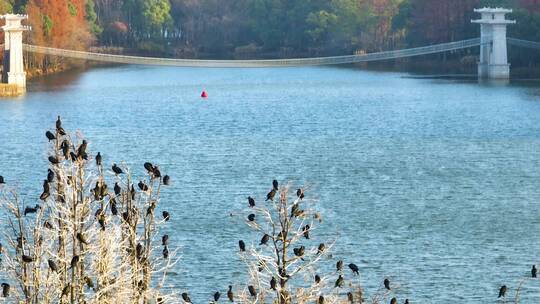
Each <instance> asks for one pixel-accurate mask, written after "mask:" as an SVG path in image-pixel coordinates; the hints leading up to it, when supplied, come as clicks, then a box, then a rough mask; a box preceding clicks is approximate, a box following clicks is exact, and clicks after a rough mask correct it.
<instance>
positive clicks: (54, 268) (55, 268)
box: [47, 260, 58, 272]
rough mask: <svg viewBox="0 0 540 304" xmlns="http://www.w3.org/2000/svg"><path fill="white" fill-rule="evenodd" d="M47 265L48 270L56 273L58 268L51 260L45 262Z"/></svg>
mask: <svg viewBox="0 0 540 304" xmlns="http://www.w3.org/2000/svg"><path fill="white" fill-rule="evenodd" d="M47 263H48V264H49V268H50V269H51V271H53V272H58V266H57V265H56V263H55V262H54V261H53V260H47Z"/></svg>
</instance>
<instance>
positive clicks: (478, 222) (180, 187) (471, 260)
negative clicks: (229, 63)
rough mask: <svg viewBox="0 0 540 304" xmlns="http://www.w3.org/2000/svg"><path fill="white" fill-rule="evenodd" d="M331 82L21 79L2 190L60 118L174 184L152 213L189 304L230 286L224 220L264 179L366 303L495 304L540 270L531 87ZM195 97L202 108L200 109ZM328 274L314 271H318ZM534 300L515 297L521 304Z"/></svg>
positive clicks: (527, 288)
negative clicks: (311, 203) (385, 288)
mask: <svg viewBox="0 0 540 304" xmlns="http://www.w3.org/2000/svg"><path fill="white" fill-rule="evenodd" d="M405 76H407V75H406V74H399V73H384V72H366V71H359V70H354V69H344V68H279V69H231V70H225V69H187V68H186V69H180V68H148V67H132V66H126V67H112V68H101V69H94V70H90V71H87V72H84V73H80V74H78V73H72V74H62V75H58V76H54V77H50V78H48V79H47V80H40V81H34V82H33V83H31V84H30V86H29V92H28V94H27V95H26V96H25V97H23V98H19V99H13V100H9V99H7V100H1V101H0V174H1V175H4V177H5V178H6V179H7V180H8V181H9V183H10V184H12V185H16V186H17V188H19V189H20V190H21V192H23V193H25V194H26V195H28V196H29V197H36V196H37V195H39V191H40V190H41V182H40V181H41V180H42V179H43V177H44V175H45V173H46V168H47V163H46V147H47V143H46V138H45V136H44V133H45V130H46V129H50V128H52V127H53V126H54V121H55V119H56V116H57V115H61V116H62V117H63V120H64V125H65V127H66V128H68V129H78V130H80V131H81V133H82V134H84V136H85V137H86V138H87V139H89V141H90V149H91V150H93V151H101V154H103V155H104V161H105V162H107V163H112V162H121V161H126V162H127V163H128V164H130V165H133V166H134V167H135V168H137V170H138V171H139V173H142V170H143V168H142V163H143V162H145V161H152V162H155V163H159V164H160V165H161V168H162V171H163V172H165V173H167V174H170V175H171V176H172V178H173V181H174V183H173V185H172V186H171V187H170V188H168V190H167V191H165V192H164V194H163V200H162V204H164V205H166V206H167V207H168V209H169V210H170V211H171V214H172V219H171V221H170V222H169V224H168V227H167V229H168V230H169V233H171V234H172V233H173V232H174V234H172V242H173V243H175V244H178V245H180V246H181V254H182V260H181V263H180V264H179V265H178V266H177V267H176V268H175V272H174V273H173V276H172V277H171V280H172V281H171V282H172V283H173V284H174V285H175V286H176V287H178V288H179V289H180V290H181V291H184V290H189V292H190V293H191V294H192V298H194V299H195V300H197V302H199V303H203V301H207V300H209V299H210V298H211V295H212V294H213V293H214V292H215V291H216V290H217V289H218V288H219V289H220V290H221V292H222V294H224V293H225V291H226V288H227V286H228V285H229V284H230V283H235V284H236V285H237V284H239V283H241V281H242V276H241V275H240V274H241V272H242V271H241V270H242V268H241V267H242V263H241V262H240V261H239V259H238V257H237V254H236V252H237V241H238V240H239V239H241V238H242V239H245V240H250V241H253V242H255V241H258V240H259V239H260V235H254V234H251V233H250V232H249V231H248V230H247V229H246V226H245V225H244V224H243V223H242V220H240V219H239V218H236V217H231V216H229V214H230V213H231V212H233V213H235V212H237V211H238V210H240V209H241V208H243V207H244V206H245V204H246V197H247V196H248V195H255V196H256V197H257V198H258V199H259V200H261V199H262V198H263V196H264V195H265V193H266V192H267V190H268V188H269V186H270V182H271V180H272V179H274V178H276V179H278V180H280V181H282V182H286V181H292V182H293V183H294V184H295V185H298V184H302V183H309V184H311V185H312V188H311V189H310V191H309V192H308V193H307V195H309V196H310V197H314V198H317V199H318V200H319V203H318V207H319V209H320V210H321V211H322V214H323V216H324V217H325V221H324V223H323V225H322V226H320V229H319V230H317V231H316V232H314V233H313V234H314V236H315V237H319V238H321V239H327V238H335V237H337V238H338V242H337V245H336V247H335V249H336V252H335V253H334V258H343V259H345V261H346V262H355V263H356V264H358V265H359V266H360V271H361V280H362V284H363V286H364V288H365V289H366V293H367V294H368V295H369V294H373V293H374V292H376V290H377V289H379V288H381V287H382V281H383V279H384V278H385V277H390V278H391V280H392V282H395V284H399V285H400V288H399V289H398V290H397V291H396V295H397V296H398V298H400V299H401V300H400V302H402V300H403V299H404V298H410V299H411V300H413V301H411V303H498V302H497V299H496V296H497V294H498V288H499V287H500V286H501V285H502V284H506V285H508V286H509V295H511V296H512V297H513V296H514V292H515V288H516V286H517V284H518V282H519V281H520V280H521V279H522V278H524V277H526V276H528V275H529V273H530V272H529V271H530V267H531V265H532V264H535V263H539V262H540V234H539V233H538V232H539V231H540V200H539V199H540V170H539V168H540V84H538V83H528V84H519V83H518V84H511V85H490V84H477V83H475V82H461V81H449V80H429V79H414V78H409V77H405ZM203 89H206V90H207V91H208V93H209V95H210V98H208V99H207V100H201V98H199V94H200V92H201V91H202V90H203ZM333 261H334V260H332V261H324V262H325V263H330V264H331V265H333V263H334V262H333ZM538 299H540V281H527V282H526V283H525V285H524V287H523V288H522V294H521V301H522V303H536V302H538Z"/></svg>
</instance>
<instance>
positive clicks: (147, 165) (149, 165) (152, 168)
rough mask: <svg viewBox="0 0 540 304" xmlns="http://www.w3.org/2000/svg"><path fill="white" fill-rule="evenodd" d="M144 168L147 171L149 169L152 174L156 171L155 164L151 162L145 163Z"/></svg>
mask: <svg viewBox="0 0 540 304" xmlns="http://www.w3.org/2000/svg"><path fill="white" fill-rule="evenodd" d="M144 168H145V169H146V171H148V173H151V174H153V173H154V166H152V164H151V163H149V162H146V163H144Z"/></svg>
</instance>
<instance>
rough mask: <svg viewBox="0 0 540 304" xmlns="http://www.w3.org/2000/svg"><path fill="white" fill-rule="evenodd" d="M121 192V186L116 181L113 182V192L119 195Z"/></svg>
mask: <svg viewBox="0 0 540 304" xmlns="http://www.w3.org/2000/svg"><path fill="white" fill-rule="evenodd" d="M121 192H122V188H121V187H120V185H118V183H114V194H115V195H120V193H121Z"/></svg>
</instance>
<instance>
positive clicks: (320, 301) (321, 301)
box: [317, 295, 324, 304]
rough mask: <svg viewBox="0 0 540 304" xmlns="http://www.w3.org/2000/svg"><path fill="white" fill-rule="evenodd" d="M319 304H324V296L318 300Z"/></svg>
mask: <svg viewBox="0 0 540 304" xmlns="http://www.w3.org/2000/svg"><path fill="white" fill-rule="evenodd" d="M317 304H324V297H323V296H322V295H320V296H319V298H318V299H317Z"/></svg>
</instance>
